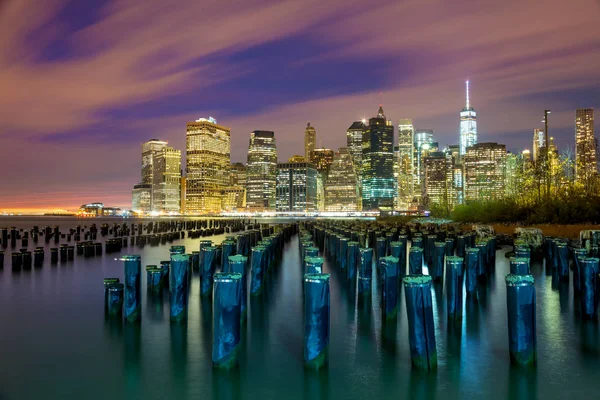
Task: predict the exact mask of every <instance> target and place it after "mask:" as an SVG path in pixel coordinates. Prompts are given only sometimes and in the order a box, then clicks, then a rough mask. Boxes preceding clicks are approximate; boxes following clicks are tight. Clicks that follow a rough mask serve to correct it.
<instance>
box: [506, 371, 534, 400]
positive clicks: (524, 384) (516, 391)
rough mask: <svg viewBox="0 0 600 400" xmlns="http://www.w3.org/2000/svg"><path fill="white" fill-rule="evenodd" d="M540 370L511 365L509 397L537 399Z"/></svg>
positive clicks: (528, 399) (517, 399)
mask: <svg viewBox="0 0 600 400" xmlns="http://www.w3.org/2000/svg"><path fill="white" fill-rule="evenodd" d="M537 375H538V371H537V369H536V368H532V367H517V366H509V371H508V398H509V399H516V400H520V399H523V400H530V399H537V398H539V397H538V393H537V386H538V385H537Z"/></svg>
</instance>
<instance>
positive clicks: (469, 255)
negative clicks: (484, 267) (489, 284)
mask: <svg viewBox="0 0 600 400" xmlns="http://www.w3.org/2000/svg"><path fill="white" fill-rule="evenodd" d="M465 255H466V260H465V275H466V277H467V278H466V290H467V297H471V296H476V295H477V274H478V273H479V248H477V247H467V248H466V249H465Z"/></svg>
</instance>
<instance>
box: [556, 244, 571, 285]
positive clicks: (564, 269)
mask: <svg viewBox="0 0 600 400" xmlns="http://www.w3.org/2000/svg"><path fill="white" fill-rule="evenodd" d="M555 250H556V270H557V272H558V277H559V279H560V280H567V281H568V280H569V249H568V248H567V244H566V243H563V242H559V243H556V247H555Z"/></svg>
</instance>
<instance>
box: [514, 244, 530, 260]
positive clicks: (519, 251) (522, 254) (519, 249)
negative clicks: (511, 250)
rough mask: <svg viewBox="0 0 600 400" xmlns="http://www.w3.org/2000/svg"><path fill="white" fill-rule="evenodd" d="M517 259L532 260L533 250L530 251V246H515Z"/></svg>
mask: <svg viewBox="0 0 600 400" xmlns="http://www.w3.org/2000/svg"><path fill="white" fill-rule="evenodd" d="M515 258H527V259H528V260H531V250H530V249H529V246H524V245H517V246H515Z"/></svg>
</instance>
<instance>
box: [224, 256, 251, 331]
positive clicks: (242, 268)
mask: <svg viewBox="0 0 600 400" xmlns="http://www.w3.org/2000/svg"><path fill="white" fill-rule="evenodd" d="M228 265H229V270H228V271H225V272H229V273H236V274H240V275H241V276H242V281H241V285H242V305H241V307H242V308H241V310H242V311H241V312H242V314H241V315H242V321H244V320H245V319H246V315H247V312H248V310H247V301H248V273H247V265H248V257H246V256H243V255H241V254H237V255H235V256H229V263H228Z"/></svg>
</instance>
